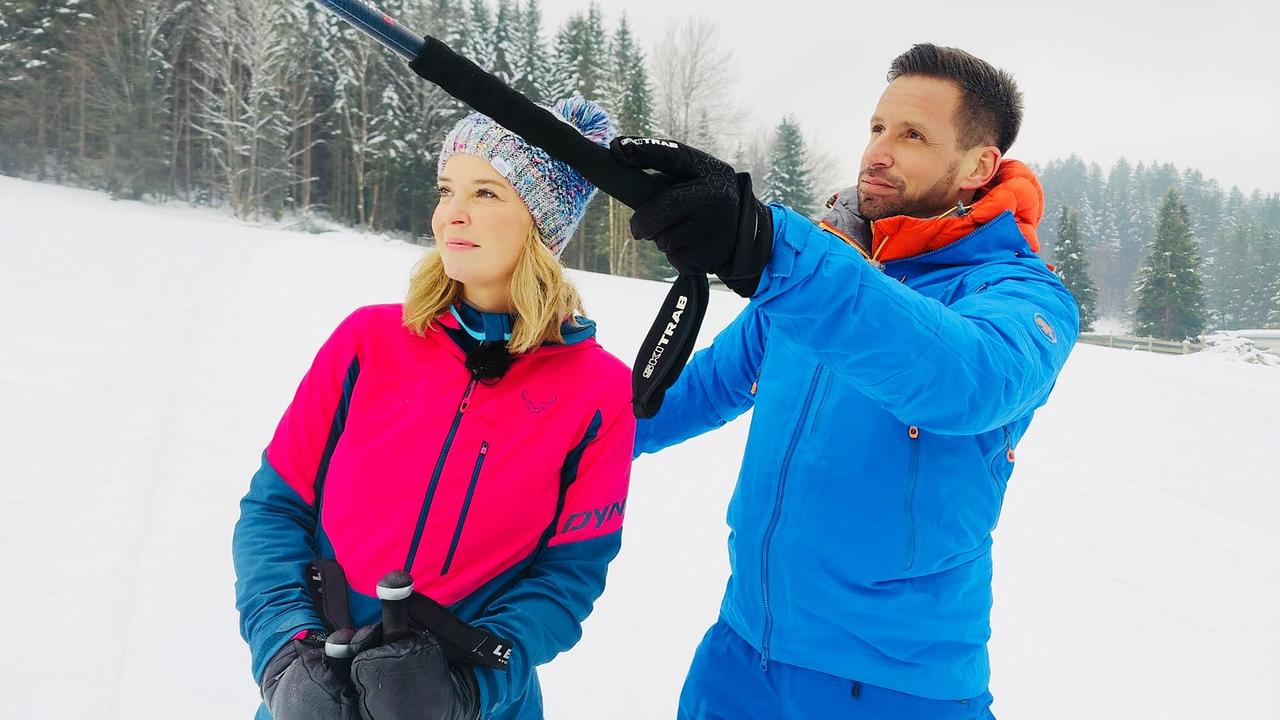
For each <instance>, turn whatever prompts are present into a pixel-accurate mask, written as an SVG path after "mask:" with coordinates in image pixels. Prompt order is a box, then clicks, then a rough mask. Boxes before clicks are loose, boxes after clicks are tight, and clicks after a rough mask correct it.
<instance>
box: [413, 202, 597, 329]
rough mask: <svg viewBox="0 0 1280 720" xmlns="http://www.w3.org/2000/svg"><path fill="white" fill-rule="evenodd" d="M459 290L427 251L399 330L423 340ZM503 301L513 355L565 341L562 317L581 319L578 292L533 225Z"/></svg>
mask: <svg viewBox="0 0 1280 720" xmlns="http://www.w3.org/2000/svg"><path fill="white" fill-rule="evenodd" d="M462 288H463V284H462V283H460V282H458V281H457V280H454V279H453V278H451V277H449V276H448V274H446V273H445V271H444V260H443V259H441V257H440V251H439V250H438V249H435V248H432V249H431V250H428V251H427V254H426V255H425V256H423V258H422V261H421V262H419V263H418V266H417V267H416V268H414V270H413V276H412V277H411V278H410V280H409V297H408V298H407V299H406V300H405V303H404V326H405V327H406V328H408V329H409V330H411V331H413V332H414V333H415V334H417V335H419V336H424V335H426V332H427V329H428V328H430V327H431V323H432V321H434V320H435V319H436V318H437V317H439V316H440V314H441V313H444V312H448V310H449V307H450V306H451V305H453V304H455V303H457V302H460V301H461V300H462ZM508 297H509V299H510V300H511V308H512V312H511V314H512V315H513V316H514V318H515V321H514V322H513V323H512V327H511V340H509V341H508V342H507V349H508V350H510V351H511V352H512V353H522V352H527V351H529V350H532V349H534V348H536V347H538V346H539V345H541V344H543V343H545V342H548V341H551V342H564V335H563V334H562V333H561V331H560V326H561V324H562V323H563V322H564V321H565V319H566V318H573V317H575V316H577V315H585V314H586V313H585V311H584V310H583V309H582V298H581V297H580V296H579V295H578V290H577V288H575V287H574V286H573V283H571V282H570V281H569V278H568V277H567V276H566V275H565V272H564V266H563V265H561V264H560V260H559V259H558V258H557V257H556V256H555V255H553V254H551V251H550V250H548V249H547V246H546V245H544V244H543V243H542V235H541V233H539V232H538V228H537V227H536V226H535V227H531V228H530V230H529V237H528V239H527V240H526V241H525V245H524V249H523V250H522V251H521V252H520V257H519V258H518V259H517V260H516V268H515V271H514V272H513V273H512V274H511V285H510V288H509V289H508Z"/></svg>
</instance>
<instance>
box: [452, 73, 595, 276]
mask: <svg viewBox="0 0 1280 720" xmlns="http://www.w3.org/2000/svg"><path fill="white" fill-rule="evenodd" d="M548 109H549V110H551V112H552V114H554V115H555V116H556V117H558V118H560V119H561V120H564V121H565V122H567V123H569V124H570V125H572V126H573V127H574V128H576V129H577V130H578V132H580V133H582V134H583V135H584V136H585V137H586V138H587V139H588V140H591V141H592V142H594V143H596V144H597V145H603V146H606V147H607V146H608V145H609V141H610V140H613V138H614V136H615V135H617V134H618V132H617V130H616V129H615V128H614V126H613V121H612V120H610V119H609V115H608V113H606V112H605V111H604V108H602V107H600V106H599V105H597V104H596V103H594V102H592V101H590V100H586V99H584V98H582V97H581V96H578V95H575V96H573V97H571V98H568V99H565V100H560V101H559V102H557V103H556V104H555V107H553V108H548ZM459 154H463V155H475V156H477V157H481V158H484V159H485V160H486V161H488V163H489V164H490V165H492V166H493V169H494V170H497V171H498V174H500V175H502V177H504V178H506V179H507V181H508V182H510V183H511V184H512V185H513V186H514V187H515V189H516V193H517V194H518V195H519V196H520V199H521V200H523V201H524V204H525V206H526V207H528V208H529V212H530V213H531V214H532V215H533V222H534V224H535V225H536V226H537V228H538V232H539V233H541V235H542V240H543V242H544V243H546V246H547V248H548V249H550V250H551V252H552V253H554V254H555V256H556V257H560V255H561V254H563V253H564V248H565V246H566V245H568V244H569V238H571V237H573V233H574V231H575V230H577V229H578V223H580V222H582V216H583V215H584V214H585V213H586V211H587V203H588V202H590V200H591V198H592V196H593V195H595V192H596V188H595V186H594V185H592V184H591V183H590V182H588V181H587V179H586V178H584V177H583V176H582V175H581V174H580V173H579V172H578V171H577V170H575V169H573V168H571V167H569V166H568V165H566V164H564V163H562V162H560V161H559V160H556V159H554V158H552V157H551V156H550V155H548V154H547V153H546V152H545V151H543V150H542V148H539V147H535V146H533V145H530V144H529V143H527V142H525V140H524V138H522V137H520V136H519V135H516V134H515V133H512V132H510V131H509V130H507V129H506V128H504V127H502V126H501V125H499V124H497V123H496V122H494V121H493V120H492V119H490V118H488V117H486V116H484V115H481V114H480V113H472V114H471V115H468V116H467V117H465V118H463V119H462V120H459V121H458V124H457V125H454V126H453V129H452V130H450V131H449V134H448V135H447V136H445V139H444V146H443V147H442V148H441V150H440V161H439V163H438V164H437V166H436V173H437V174H440V173H443V172H444V166H445V163H447V162H449V158H451V157H453V156H454V155H459Z"/></svg>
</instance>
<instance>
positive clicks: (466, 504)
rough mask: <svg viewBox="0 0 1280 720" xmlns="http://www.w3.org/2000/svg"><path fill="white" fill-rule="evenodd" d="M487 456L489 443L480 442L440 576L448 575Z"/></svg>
mask: <svg viewBox="0 0 1280 720" xmlns="http://www.w3.org/2000/svg"><path fill="white" fill-rule="evenodd" d="M488 454H489V443H487V442H483V441H481V443H480V454H479V455H477V456H476V469H475V470H472V471H471V484H470V485H468V486H467V497H466V499H465V500H463V501H462V511H461V512H460V513H458V527H457V528H456V529H455V530H454V531H453V542H451V543H449V554H448V555H446V556H445V558H444V566H443V567H441V568H440V574H441V575H447V574H448V573H449V566H450V565H452V564H453V554H454V553H455V552H456V551H457V550H458V540H460V539H461V538H462V526H463V525H465V524H466V522H467V512H468V511H470V510H471V497H472V496H473V495H475V492H476V483H477V482H478V481H479V480H480V467H481V466H482V465H484V458H485V456H486V455H488Z"/></svg>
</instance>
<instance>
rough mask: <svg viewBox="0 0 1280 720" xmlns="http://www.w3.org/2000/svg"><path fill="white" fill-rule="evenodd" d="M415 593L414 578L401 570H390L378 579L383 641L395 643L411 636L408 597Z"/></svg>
mask: <svg viewBox="0 0 1280 720" xmlns="http://www.w3.org/2000/svg"><path fill="white" fill-rule="evenodd" d="M412 595H413V578H412V577H410V576H409V573H407V572H401V571H399V570H397V571H395V572H389V573H387V574H386V575H383V576H382V579H381V580H379V581H378V599H379V600H381V601H382V641H383V642H384V643H393V642H395V641H397V640H400V639H403V638H407V637H409V607H408V603H407V601H408V599H409V598H410V597H411V596H412Z"/></svg>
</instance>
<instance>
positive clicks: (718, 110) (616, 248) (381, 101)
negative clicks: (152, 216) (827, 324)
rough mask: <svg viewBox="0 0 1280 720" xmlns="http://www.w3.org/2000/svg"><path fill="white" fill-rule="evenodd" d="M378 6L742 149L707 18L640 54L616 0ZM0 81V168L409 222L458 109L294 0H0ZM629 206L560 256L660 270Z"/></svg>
mask: <svg viewBox="0 0 1280 720" xmlns="http://www.w3.org/2000/svg"><path fill="white" fill-rule="evenodd" d="M379 7H381V8H382V9H384V10H385V11H386V12H387V13H388V14H390V15H392V16H393V17H396V18H398V19H400V20H401V21H402V22H403V23H404V24H405V25H406V26H407V27H412V28H415V29H420V31H422V32H424V33H427V34H430V35H433V36H434V37H437V38H439V39H440V40H442V41H444V42H445V43H446V44H448V45H449V46H450V47H452V48H454V49H455V50H457V51H459V52H460V53H462V54H463V55H465V56H466V57H468V58H471V59H472V60H474V61H476V62H477V63H478V64H480V65H481V66H482V67H485V68H486V69H488V70H490V71H491V72H492V73H494V74H495V75H497V76H498V77H499V78H501V79H502V80H504V81H505V82H507V83H508V84H510V85H511V86H513V87H515V88H516V89H517V90H519V91H520V92H522V93H524V94H525V95H527V96H528V97H530V98H532V99H533V100H534V101H536V102H539V103H543V104H551V103H552V102H554V101H555V100H556V99H558V98H563V97H568V96H570V95H573V94H580V95H583V96H584V97H587V98H591V99H593V100H596V101H598V102H600V103H601V104H602V105H603V106H604V107H605V108H606V109H607V110H609V112H610V114H611V115H612V116H613V119H614V122H615V124H616V125H617V126H618V129H619V130H620V131H621V132H622V133H624V134H633V135H666V136H669V137H675V138H679V139H682V140H684V141H686V142H689V143H690V144H693V145H695V146H697V147H701V148H703V149H706V150H708V151H710V152H713V153H716V154H720V155H722V156H729V155H730V154H732V153H733V152H735V151H737V152H738V153H739V155H741V154H742V150H741V148H742V147H743V143H742V142H741V141H740V140H739V139H738V132H739V131H740V125H741V123H742V121H743V118H744V116H745V113H743V111H741V110H735V109H733V108H732V107H731V105H730V103H729V102H728V98H727V96H728V93H730V92H731V91H732V84H733V83H732V81H733V72H734V68H733V62H734V59H733V55H732V52H731V51H730V50H729V49H727V47H726V46H725V45H724V44H723V43H722V42H721V41H720V39H719V37H718V35H717V31H716V29H715V26H714V25H712V24H710V23H709V22H707V21H703V20H697V19H689V20H686V21H684V22H681V23H678V24H675V25H673V26H672V29H671V32H669V33H667V34H666V35H665V36H664V37H663V38H662V39H661V41H660V42H658V43H657V44H656V48H655V56H654V57H653V58H650V57H647V55H646V53H645V51H644V50H643V49H642V44H641V42H640V41H639V39H638V38H637V37H636V36H635V34H634V33H633V32H632V30H631V27H630V24H629V23H628V20H627V18H626V16H625V15H624V16H622V17H621V18H619V19H618V20H617V22H616V23H614V24H612V26H610V25H609V24H608V23H606V21H605V19H604V17H603V14H602V13H601V11H600V9H599V7H598V6H596V5H594V4H592V5H590V6H589V7H588V8H587V9H586V10H584V11H582V12H580V13H578V14H575V15H573V16H571V17H570V18H569V19H567V20H566V21H565V22H564V23H563V24H561V25H560V27H558V28H556V29H555V30H554V32H548V31H547V30H546V29H545V28H544V23H543V19H542V10H541V7H540V5H539V2H538V0H496V2H489V1H487V0H381V1H380V2H379ZM655 75H656V76H657V78H658V82H657V83H655V81H654V76H655ZM0 79H3V81H2V82H0V172H3V173H5V174H9V175H21V176H27V177H35V178H37V179H41V180H51V181H55V182H64V183H71V184H77V185H81V186H86V187H91V188H96V189H101V190H105V191H108V192H110V193H112V194H113V195H114V196H116V197H120V198H128V199H140V198H147V197H150V198H161V199H164V198H177V199H183V200H187V201H190V202H193V203H200V204H209V205H219V206H226V207H228V208H230V209H231V210H232V211H233V212H235V213H236V214H237V215H239V216H241V217H245V218H250V219H257V218H263V217H272V218H278V217H280V216H282V215H283V214H285V213H299V214H302V215H304V217H305V216H310V215H320V216H323V217H326V218H328V219H332V220H333V221H336V222H339V223H344V224H349V225H355V226H360V227H365V228H370V229H374V230H379V231H391V232H402V233H405V234H407V235H408V236H410V237H412V238H414V239H425V238H426V237H427V236H428V235H429V233H430V217H431V211H432V209H433V208H434V206H435V203H436V199H437V198H436V191H435V169H436V168H435V163H436V157H437V153H438V152H439V146H440V142H441V140H442V139H443V137H444V134H445V133H446V132H447V130H448V128H449V127H451V126H452V125H453V123H454V122H456V121H457V120H458V119H459V118H461V117H463V116H464V115H465V114H466V113H467V112H469V110H468V108H466V107H465V106H463V105H462V104H460V103H458V102H457V101H455V100H454V99H453V98H451V97H449V96H448V95H446V94H445V93H444V92H443V91H441V90H439V89H438V88H436V87H434V86H432V85H431V84H429V83H426V82H423V81H422V80H421V79H419V78H418V77H417V76H416V75H413V74H412V73H411V72H410V71H408V69H407V68H406V67H405V63H404V61H403V60H402V59H400V58H399V57H398V56H396V55H394V54H393V53H391V52H388V51H387V50H385V49H383V48H382V47H380V46H378V45H377V44H376V43H374V42H372V41H371V40H369V39H368V38H365V37H364V36H363V35H362V34H360V33H359V32H358V31H357V30H355V29H354V28H352V27H350V26H349V25H348V24H347V23H345V22H343V21H341V20H339V19H338V18H336V17H335V16H333V14H331V13H329V12H327V11H325V10H323V9H322V8H319V7H317V6H316V5H314V4H312V3H309V2H279V0H54V1H52V2H50V1H47V0H46V1H37V0H0ZM797 127H798V126H797V125H796V123H795V121H794V120H791V119H787V120H784V121H783V123H782V125H781V126H780V127H779V130H778V133H779V135H780V136H781V137H782V138H783V142H782V143H781V146H780V152H781V154H782V155H784V156H785V157H783V158H782V159H781V160H780V161H778V162H776V163H775V162H773V160H772V157H771V156H772V155H773V154H774V153H773V147H774V146H775V145H778V143H775V142H774V141H773V140H772V139H767V140H766V141H765V142H764V143H763V146H764V147H765V148H766V150H765V152H764V157H763V159H760V160H756V162H759V163H761V164H762V165H768V166H770V170H771V171H772V170H773V167H772V166H773V165H779V168H778V169H777V171H775V172H774V173H773V177H774V178H775V180H774V182H773V184H772V185H770V186H767V187H765V188H763V190H764V192H766V193H768V194H771V195H772V196H776V197H786V198H792V197H807V198H810V200H809V203H810V204H813V203H812V199H811V198H812V196H813V195H814V190H813V188H812V187H809V185H806V183H810V182H811V181H810V179H809V175H808V174H806V172H805V166H804V163H808V162H810V161H809V160H807V159H806V158H807V156H806V154H805V150H804V147H803V142H804V141H803V138H802V137H800V136H799V135H798V133H797V132H796V128H797ZM760 144H761V143H756V145H760ZM742 161H743V162H748V160H747V159H746V158H742ZM797 162H800V163H801V165H799V166H795V163H797ZM763 170H764V168H763V167H762V168H761V170H760V171H761V172H762V171H763ZM629 218H630V211H629V210H628V209H627V208H626V207H625V206H622V205H621V204H620V203H618V202H617V201H613V200H611V199H610V198H607V197H604V196H597V198H596V199H595V200H594V201H593V203H592V205H591V207H590V208H589V210H588V214H587V217H586V218H585V220H584V222H583V223H582V227H581V229H580V231H579V236H578V237H577V238H576V239H575V241H574V242H573V243H572V244H571V245H570V246H569V248H568V250H567V253H566V257H565V261H566V263H567V264H569V265H570V266H572V267H577V268H583V269H587V270H594V271H601V272H610V273H615V274H625V275H631V276H636V277H650V278H653V277H664V276H667V275H669V274H671V273H672V271H671V269H670V268H669V266H668V265H667V264H666V262H665V260H664V258H662V256H661V255H660V254H659V253H658V252H657V251H656V250H655V249H654V248H653V247H652V246H651V245H650V244H648V243H636V242H634V241H633V240H632V238H631V236H630V233H629V232H628V231H627V227H628V220H629Z"/></svg>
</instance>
